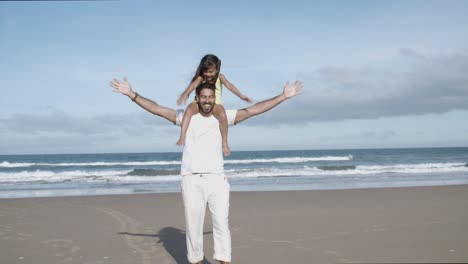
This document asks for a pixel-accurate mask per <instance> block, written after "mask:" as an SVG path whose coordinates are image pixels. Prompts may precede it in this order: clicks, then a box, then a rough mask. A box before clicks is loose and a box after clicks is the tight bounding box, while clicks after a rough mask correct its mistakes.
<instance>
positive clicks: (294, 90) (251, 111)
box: [234, 81, 303, 124]
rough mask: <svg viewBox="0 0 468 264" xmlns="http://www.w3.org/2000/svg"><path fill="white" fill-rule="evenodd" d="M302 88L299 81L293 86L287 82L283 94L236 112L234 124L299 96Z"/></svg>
mask: <svg viewBox="0 0 468 264" xmlns="http://www.w3.org/2000/svg"><path fill="white" fill-rule="evenodd" d="M302 87H303V86H302V82H301V81H295V82H294V83H293V84H289V82H287V83H286V85H285V86H284V89H283V92H282V93H281V94H280V95H278V96H275V97H273V98H271V99H269V100H265V101H262V102H259V103H256V104H254V105H252V106H249V107H247V108H244V109H241V110H238V111H237V114H236V119H235V121H234V123H235V124H238V123H240V122H242V121H244V120H246V119H248V118H251V117H252V116H256V115H259V114H262V113H265V112H266V111H268V110H271V109H272V108H274V107H275V106H277V105H279V104H280V103H282V102H284V101H285V100H287V99H289V98H292V97H294V96H296V95H298V94H300V93H301V92H302Z"/></svg>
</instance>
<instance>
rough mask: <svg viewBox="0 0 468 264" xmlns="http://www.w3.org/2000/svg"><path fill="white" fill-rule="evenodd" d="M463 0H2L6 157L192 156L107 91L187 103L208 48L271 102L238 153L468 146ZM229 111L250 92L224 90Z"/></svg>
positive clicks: (1, 136)
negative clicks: (293, 86) (117, 87)
mask: <svg viewBox="0 0 468 264" xmlns="http://www.w3.org/2000/svg"><path fill="white" fill-rule="evenodd" d="M467 13H468V2H467V1H385V2H384V1H321V2H314V1H263V2H262V1H255V3H254V2H251V1H235V2H233V1H231V2H227V1H197V2H196V3H194V2H191V1H186V2H184V1H146V2H137V3H134V2H133V1H102V2H80V1H79V2H55V1H52V2H1V3H0V38H1V41H0V57H1V60H0V72H1V77H2V78H1V82H2V88H1V91H2V93H1V96H0V154H30V153H39V154H41V153H95V152H97V153H106V152H160V151H180V150H181V149H180V148H178V147H176V146H175V142H176V141H177V135H178V133H179V128H178V127H176V126H173V125H171V124H170V123H169V122H167V121H165V120H162V119H160V118H158V117H154V116H152V115H150V114H148V113H146V112H144V111H143V110H141V109H139V108H138V107H137V106H136V105H135V104H133V103H132V102H131V101H130V100H129V99H128V98H125V97H124V96H121V95H119V94H115V93H112V92H111V88H110V87H109V86H108V82H109V80H110V79H112V78H113V77H119V78H121V77H123V76H126V77H127V78H128V79H129V80H130V82H131V83H132V85H133V88H134V90H136V91H138V92H139V93H140V94H142V95H144V96H146V97H148V98H151V99H153V100H155V101H156V102H158V103H160V104H162V105H165V106H168V107H172V108H175V107H176V104H175V101H176V98H177V96H178V94H180V93H181V92H182V91H183V89H184V88H185V87H186V86H187V85H188V82H189V80H190V79H191V77H192V76H193V74H194V71H195V69H196V67H197V63H198V62H199V60H200V58H201V57H202V56H203V55H205V54H207V53H214V54H216V55H218V56H219V57H220V58H221V60H222V61H223V66H222V72H223V73H224V74H225V75H226V76H227V78H228V79H229V80H230V81H231V82H233V83H234V84H236V86H237V87H238V88H239V89H240V90H241V91H242V92H243V93H245V94H247V95H248V96H250V97H252V98H253V99H254V100H255V101H261V100H264V99H267V98H270V97H272V96H274V95H277V94H279V93H280V92H281V90H282V86H283V85H284V83H285V82H286V81H288V80H289V81H293V80H295V79H301V80H302V81H303V82H304V86H305V91H304V93H303V94H301V95H300V96H299V97H297V98H294V99H292V100H290V101H287V102H285V103H284V104H282V105H280V106H279V107H278V108H276V109H274V110H272V111H271V112H269V113H267V114H265V115H263V116H261V117H256V118H253V119H251V120H248V121H246V122H245V123H243V124H240V125H238V126H236V127H231V129H230V132H229V141H230V145H231V149H232V150H234V151H236V150H258V149H262V150H263V149H265V150H270V149H341V148H393V147H443V146H468V122H467V121H466V120H467V117H468V74H467V73H468V34H466V32H467V29H468V28H467V25H468V16H466V14H467ZM223 101H224V104H225V107H226V108H243V107H245V106H247V105H246V104H245V103H244V102H243V101H241V100H240V99H238V98H236V97H235V96H234V95H232V94H230V93H229V91H227V90H226V91H225V92H224V99H223Z"/></svg>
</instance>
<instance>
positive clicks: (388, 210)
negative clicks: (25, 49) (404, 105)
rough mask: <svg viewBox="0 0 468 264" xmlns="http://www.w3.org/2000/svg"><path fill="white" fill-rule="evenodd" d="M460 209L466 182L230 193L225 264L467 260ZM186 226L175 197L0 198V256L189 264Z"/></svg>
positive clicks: (465, 217) (464, 216)
mask: <svg viewBox="0 0 468 264" xmlns="http://www.w3.org/2000/svg"><path fill="white" fill-rule="evenodd" d="M466 208H468V185H452V186H428V187H403V188H375V189H346V190H309V191H260V192H231V208H230V214H231V215H230V227H231V233H232V247H233V263H253V262H260V263H262V262H270V263H310V262H316V263H347V262H374V263H376V262H380V263H382V262H467V261H468V246H467V245H468V229H467V228H466V226H468V211H467V210H466ZM210 227H211V222H210V217H209V216H208V215H207V217H206V220H205V234H204V241H205V257H206V262H205V263H217V262H215V261H213V259H212V252H213V249H212V247H213V244H212V234H211V229H210ZM184 229H185V227H184V216H183V204H182V198H181V195H180V193H157V194H128V195H127V194H126V195H98V196H75V197H44V198H17V199H1V200H0V259H1V260H2V262H5V263H35V264H36V263H38V264H46V263H47V264H48V263H88V264H91V263H144V264H150V263H187V262H186V258H185V235H184Z"/></svg>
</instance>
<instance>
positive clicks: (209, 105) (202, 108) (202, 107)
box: [199, 103, 214, 114]
mask: <svg viewBox="0 0 468 264" xmlns="http://www.w3.org/2000/svg"><path fill="white" fill-rule="evenodd" d="M199 106H200V107H199V108H200V111H202V112H203V113H205V114H209V113H211V111H212V110H213V106H214V103H204V104H200V105H199ZM205 106H206V110H205Z"/></svg>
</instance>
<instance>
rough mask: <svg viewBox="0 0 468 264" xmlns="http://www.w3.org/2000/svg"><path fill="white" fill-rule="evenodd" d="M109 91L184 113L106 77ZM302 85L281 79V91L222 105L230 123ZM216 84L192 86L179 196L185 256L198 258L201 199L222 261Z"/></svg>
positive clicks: (223, 182)
mask: <svg viewBox="0 0 468 264" xmlns="http://www.w3.org/2000/svg"><path fill="white" fill-rule="evenodd" d="M111 86H112V87H114V89H115V90H114V92H119V93H122V94H124V95H126V96H128V97H129V98H130V99H131V100H132V101H134V102H135V103H137V104H138V105H139V106H141V107H142V108H143V109H145V110H147V111H149V112H150V113H153V114H155V115H158V116H161V117H163V118H165V119H167V120H169V121H171V122H172V123H174V124H176V125H180V123H181V120H182V117H183V113H181V112H180V111H179V112H177V111H175V110H174V109H170V108H167V107H163V106H160V105H158V104H157V103H155V102H153V101H151V100H149V99H146V98H144V97H143V96H141V95H139V94H138V93H136V92H134V91H133V90H132V88H131V85H130V83H129V82H128V81H127V80H126V79H125V78H124V82H121V81H119V80H117V79H114V80H113V81H111ZM301 91H302V83H301V82H299V81H296V82H295V83H294V84H292V85H290V84H289V83H286V85H285V86H284V90H283V92H282V93H281V94H280V95H278V96H275V97H273V98H271V99H269V100H266V101H263V102H260V103H257V104H255V105H252V106H250V107H247V108H244V109H241V110H227V111H226V115H227V118H228V123H229V124H230V125H235V124H238V123H239V122H242V121H244V120H246V119H248V118H250V117H252V116H255V115H258V114H261V113H264V112H266V111H268V110H270V109H272V108H273V107H275V106H277V105H278V104H280V103H281V102H283V101H285V100H287V99H289V98H292V97H294V96H296V95H297V94H299V93H300V92H301ZM215 100H216V97H215V86H214V85H213V84H210V83H202V84H200V85H199V86H198V87H197V88H196V101H197V104H198V107H199V110H200V111H199V114H196V115H194V116H193V117H192V119H191V121H190V125H189V127H188V129H187V135H186V141H185V146H184V150H183V153H182V166H181V175H182V183H181V186H182V197H183V200H184V210H185V225H186V242H187V257H188V260H189V261H190V262H191V263H202V261H203V259H204V255H203V221H204V218H205V210H206V205H208V208H209V210H210V212H211V217H212V222H213V239H214V256H213V258H214V259H216V260H218V261H219V262H220V263H221V264H223V263H229V262H230V261H231V234H230V231H229V222H228V216H229V183H228V182H227V179H226V177H225V175H224V164H223V153H222V144H221V143H222V142H221V133H220V131H219V123H218V120H217V119H216V118H215V117H214V116H213V106H214V104H215Z"/></svg>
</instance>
